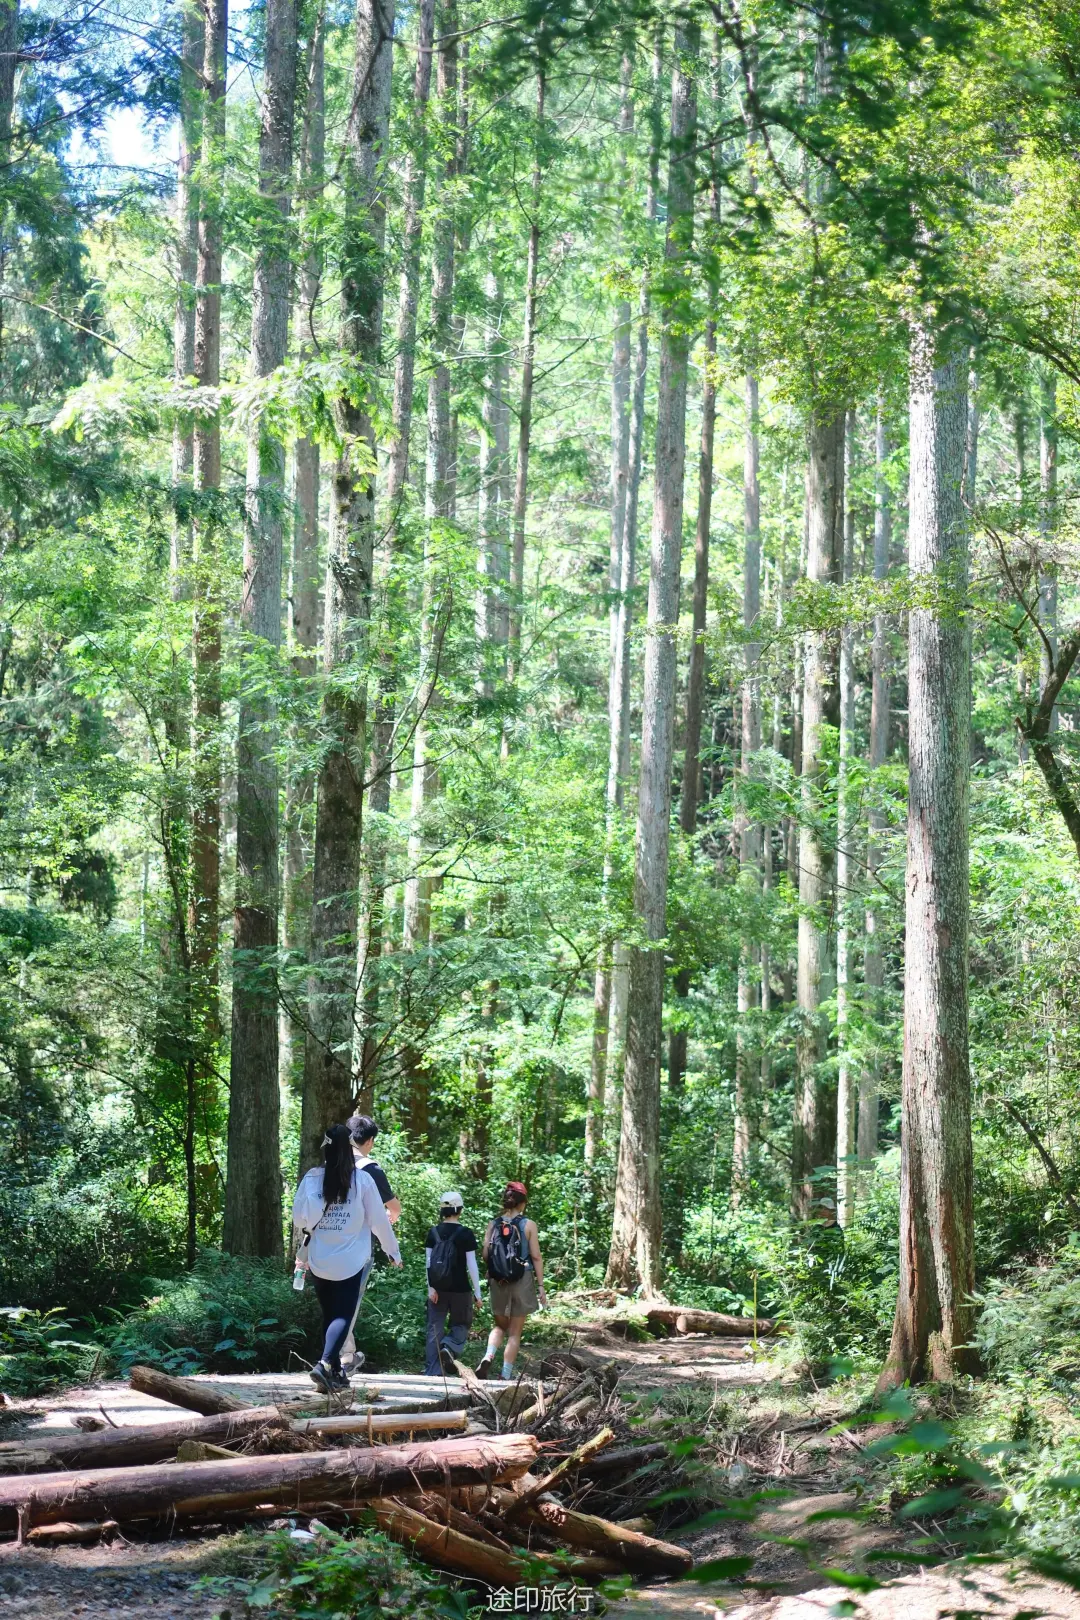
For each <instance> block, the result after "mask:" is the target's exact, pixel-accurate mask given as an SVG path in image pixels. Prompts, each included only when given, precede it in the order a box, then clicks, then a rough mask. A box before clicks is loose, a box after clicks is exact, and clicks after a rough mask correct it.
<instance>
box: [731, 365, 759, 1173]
mask: <svg viewBox="0 0 1080 1620" xmlns="http://www.w3.org/2000/svg"><path fill="white" fill-rule="evenodd" d="M743 532H744V537H745V538H744V545H743V631H744V633H745V634H746V635H747V636H750V635H752V634H753V632H754V631H755V630H756V629H757V628H758V620H759V618H760V616H761V483H760V444H759V437H758V382H757V378H756V377H755V376H753V375H752V374H751V375H748V376H747V378H746V421H745V429H744V453H743ZM760 656H761V644H760V642H757V641H749V640H748V641H747V643H746V645H745V647H744V649H743V668H744V671H745V674H744V679H743V684H742V702H741V708H742V735H741V743H742V748H741V759H740V767H739V775H740V777H741V779H742V785H743V788H744V791H745V784H746V783H747V782H748V781H749V779H750V776H751V773H752V771H753V768H754V756H755V754H757V753H758V752H759V751H760V749H761V689H760V684H759V681H758V677H757V662H758V659H759V657H760ZM737 825H738V833H739V867H740V871H741V874H742V879H743V881H744V882H745V883H750V884H752V885H753V886H754V887H755V888H756V887H757V886H758V885H759V884H760V882H761V852H762V837H761V828H760V827H757V826H755V825H754V823H753V822H752V821H751V819H750V817H749V815H748V813H747V811H746V809H745V806H744V807H742V808H740V810H739V812H738V819H737ZM760 965H761V950H760V947H759V946H755V945H753V944H750V943H748V942H745V941H744V943H743V946H742V949H741V950H740V952H739V975H738V983H737V986H736V998H737V999H736V1006H737V1012H738V1019H739V1027H738V1030H737V1032H736V1050H735V1117H734V1129H733V1136H732V1153H731V1197H732V1202H733V1203H734V1204H737V1203H738V1202H739V1199H740V1197H741V1195H742V1193H743V1192H744V1191H745V1190H746V1187H747V1185H748V1183H749V1179H750V1174H751V1167H752V1160H753V1153H754V1145H755V1143H754V1138H755V1136H756V1134H757V1124H758V1120H757V1114H758V1108H759V1106H760V1103H759V1093H760V1089H761V1085H760V1082H761V1060H760V1056H759V1054H758V1052H756V1051H755V1050H754V1044H755V1043H754V1041H753V1038H752V1034H751V1031H750V1029H749V1028H748V1014H749V1013H750V1011H751V1010H752V1008H753V1006H754V1002H755V1000H756V999H758V998H757V997H756V996H755V986H754V975H755V970H758V969H760Z"/></svg>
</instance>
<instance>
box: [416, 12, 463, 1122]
mask: <svg viewBox="0 0 1080 1620" xmlns="http://www.w3.org/2000/svg"><path fill="white" fill-rule="evenodd" d="M439 24H440V35H439V41H438V79H437V93H438V100H439V121H440V123H441V124H442V126H443V131H444V136H445V139H446V144H447V147H448V154H447V158H446V164H445V168H444V171H443V182H442V194H441V196H440V199H439V205H438V211H437V215H436V220H435V228H434V240H433V247H432V283H431V326H432V350H433V364H432V367H431V371H430V374H429V378H428V396H427V458H426V471H425V497H424V505H425V518H426V523H425V528H424V577H423V587H422V590H423V603H422V609H421V620H420V662H421V668H422V670H423V674H422V677H421V681H420V691H419V695H418V698H417V708H418V713H417V720H416V728H415V731H414V733H413V763H412V795H411V806H410V809H411V826H410V831H409V857H408V858H409V875H408V878H407V879H406V883H405V917H404V944H405V949H406V950H407V951H410V952H413V953H417V952H421V951H425V950H426V949H427V948H428V945H429V943H430V938H431V897H432V894H433V892H434V879H433V878H432V877H431V876H430V875H429V874H428V873H426V872H425V871H424V857H425V831H424V813H425V810H426V808H427V806H428V805H429V804H430V803H431V801H432V799H433V798H434V797H435V795H436V793H437V792H438V782H439V778H438V768H437V766H436V764H435V763H434V761H433V760H432V759H431V757H430V756H431V747H430V742H431V731H430V722H431V710H432V707H433V705H434V702H435V696H436V671H435V667H434V654H435V645H436V636H435V626H436V619H437V616H438V611H439V605H438V604H439V593H440V585H439V578H440V571H439V557H438V548H439V546H440V544H441V538H442V537H441V535H440V532H439V523H440V520H441V519H447V518H450V517H452V516H453V509H454V485H455V476H454V475H455V468H454V437H453V423H452V421H451V416H450V383H451V371H450V368H451V362H452V359H453V356H454V353H455V350H456V347H457V345H456V343H455V332H454V256H455V254H454V250H455V245H456V220H455V200H456V198H455V179H456V176H457V170H458V161H459V159H458V151H457V130H458V38H457V6H456V0H443V3H442V7H441V10H440V16H439ZM406 1068H407V1069H408V1075H409V1102H408V1114H409V1122H410V1134H411V1136H412V1138H413V1141H414V1142H415V1143H419V1142H420V1141H421V1140H422V1138H423V1137H424V1136H425V1135H426V1134H427V1117H428V1109H427V1074H426V1072H425V1070H424V1069H423V1067H422V1065H421V1063H420V1061H419V1057H418V1055H417V1054H416V1053H413V1052H410V1053H409V1054H408V1056H407V1058H406Z"/></svg>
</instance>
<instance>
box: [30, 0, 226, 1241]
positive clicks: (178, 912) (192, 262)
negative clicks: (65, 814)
mask: <svg viewBox="0 0 1080 1620" xmlns="http://www.w3.org/2000/svg"><path fill="white" fill-rule="evenodd" d="M17 18H18V8H17V6H13V7H12V8H11V10H10V11H7V10H5V12H4V13H3V21H2V23H0V53H6V52H7V51H9V50H10V52H11V57H10V75H8V56H7V55H6V54H0V64H2V65H0V128H2V129H3V130H4V132H5V136H9V135H10V128H11V106H10V97H8V99H7V100H5V99H4V97H5V85H8V86H9V87H10V88H11V89H13V88H14V73H15V55H14V52H15V47H16V45H17V37H16V34H17V29H16V34H12V35H11V36H10V37H5V33H4V29H5V27H6V28H7V29H10V28H11V27H12V19H15V21H16V23H17ZM180 30H181V33H180V87H179V88H180V118H179V136H180V141H179V151H178V153H177V159H176V306H175V309H174V311H173V376H174V377H175V378H176V380H177V382H183V381H184V380H185V379H186V378H188V377H190V376H191V375H192V374H193V372H194V370H195V298H194V294H195V278H196V274H197V271H198V246H199V211H198V201H197V196H196V192H195V188H194V184H193V181H194V176H195V166H196V162H197V160H198V156H199V146H200V142H201V117H200V107H201V98H200V95H199V81H200V78H201V73H202V58H203V23H202V17H201V15H200V12H199V8H198V5H197V4H195V0H188V3H187V4H185V5H184V7H183V10H182V12H181V17H180ZM194 456H195V440H194V433H193V428H192V422H191V419H190V418H186V419H178V420H177V422H176V424H175V426H174V428H173V455H172V480H173V501H174V503H175V504H174V508H173V520H172V537H171V545H170V552H169V595H170V596H171V598H172V600H173V601H174V602H175V603H177V604H179V603H182V602H184V601H186V600H187V598H188V597H189V596H190V593H191V539H192V529H191V495H192V468H193V463H194ZM190 657H191V652H190V648H189V649H188V650H187V657H186V660H184V661H183V662H182V661H181V658H180V657H177V656H176V655H175V654H174V655H173V668H172V687H173V689H172V692H171V694H170V700H169V704H168V709H167V711H166V721H165V731H166V738H167V741H168V745H169V770H170V772H171V779H170V780H169V781H167V782H166V783H165V791H164V800H163V804H162V814H161V839H162V856H163V860H164V864H165V871H166V874H167V880H168V887H169V894H170V898H171V905H172V928H171V930H170V932H171V938H170V941H169V949H170V951H171V953H172V956H173V965H174V968H175V971H176V982H177V985H178V992H177V1001H178V1003H179V1006H178V1024H179V1028H178V1030H177V1031H176V1034H177V1035H178V1036H179V1038H180V1041H181V1042H182V1045H183V1048H184V1050H183V1053H182V1056H181V1058H180V1060H179V1067H180V1069H181V1072H182V1074H183V1081H184V1090H185V1097H184V1171H185V1175H184V1180H185V1201H186V1206H187V1208H186V1216H187V1220H186V1255H185V1259H186V1263H187V1265H188V1267H189V1269H190V1267H192V1266H194V1264H195V1260H196V1256H197V1247H198V1186H197V1172H196V1151H195V1149H196V1141H197V1132H198V1126H199V1123H200V1121H199V1102H200V1097H199V1081H200V1063H199V1045H200V1041H199V1033H198V1029H197V1021H198V1018H197V1008H196V1000H195V994H194V991H195V986H194V983H193V976H192V962H191V935H190V928H189V916H188V912H189V907H190V904H191V892H190V891H191V872H190V864H189V857H190V853H191V852H190V847H189V838H188V826H187V821H188V806H187V795H186V793H185V791H184V782H183V774H182V773H183V771H184V769H185V766H186V764H187V763H188V755H189V751H190V747H191V697H192V692H191V679H190V675H191V669H190ZM144 887H145V884H144ZM144 909H145V908H144Z"/></svg>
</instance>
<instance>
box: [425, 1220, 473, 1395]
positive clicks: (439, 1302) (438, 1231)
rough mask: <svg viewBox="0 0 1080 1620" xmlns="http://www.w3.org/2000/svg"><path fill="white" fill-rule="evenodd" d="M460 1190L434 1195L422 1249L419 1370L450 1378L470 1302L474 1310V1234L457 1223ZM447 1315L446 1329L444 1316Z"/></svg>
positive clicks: (465, 1333)
mask: <svg viewBox="0 0 1080 1620" xmlns="http://www.w3.org/2000/svg"><path fill="white" fill-rule="evenodd" d="M463 1208H464V1205H463V1203H462V1198H461V1194H460V1193H458V1192H445V1193H443V1195H442V1197H441V1198H440V1199H439V1224H438V1226H432V1227H430V1228H429V1230H428V1235H427V1242H426V1249H427V1280H428V1296H427V1297H428V1304H427V1359H426V1360H425V1362H424V1371H425V1373H427V1374H428V1375H429V1376H431V1377H437V1376H438V1374H439V1372H440V1371H441V1372H446V1373H449V1374H450V1375H451V1377H453V1376H454V1374H455V1373H456V1371H457V1369H456V1368H455V1366H454V1358H455V1357H458V1358H460V1356H461V1354H462V1351H463V1350H464V1349H465V1344H466V1341H467V1340H468V1337H469V1328H470V1327H471V1326H472V1318H473V1301H474V1300H475V1302H476V1305H477V1306H478V1307H480V1308H482V1307H483V1303H484V1301H483V1299H482V1298H481V1294H480V1268H479V1266H478V1265H477V1262H476V1233H475V1232H474V1231H473V1230H472V1229H471V1227H468V1226H462V1224H461V1212H462V1209H463ZM448 1318H449V1327H448V1326H447V1319H448Z"/></svg>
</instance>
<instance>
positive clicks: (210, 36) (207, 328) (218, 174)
mask: <svg viewBox="0 0 1080 1620" xmlns="http://www.w3.org/2000/svg"><path fill="white" fill-rule="evenodd" d="M202 9H203V60H202V83H203V106H202V145H201V151H200V160H199V204H198V206H199V222H198V248H197V253H196V271H195V357H194V358H195V364H194V374H195V379H196V381H197V382H198V384H199V386H200V388H205V389H211V390H213V389H216V388H217V387H218V385H219V383H220V381H221V261H222V247H223V236H222V196H221V185H222V178H223V165H224V161H225V154H224V141H225V72H226V52H227V49H228V32H229V25H228V0H203V7H202ZM192 477H193V484H194V492H195V514H194V525H193V531H194V533H193V550H194V558H193V561H194V570H195V580H194V616H193V629H192V645H193V655H194V664H195V670H194V675H195V724H194V736H193V748H194V760H193V773H192V836H191V864H192V874H191V876H192V894H191V928H190V933H191V940H192V965H193V972H194V976H195V981H196V999H197V1003H198V1009H199V1013H198V1016H199V1020H200V1023H201V1026H202V1028H201V1032H200V1033H201V1045H202V1047H203V1052H204V1056H203V1059H202V1062H201V1067H202V1068H203V1069H204V1070H205V1071H207V1072H208V1071H209V1070H210V1069H211V1068H212V1066H213V1058H212V1053H213V1049H214V1048H215V1047H216V1045H217V1043H218V1040H219V1038H220V1033H221V1029H220V1018H221V1012H220V1007H219V1005H218V930H219V916H220V902H221V870H220V860H221V756H220V746H221V738H220V732H221V603H220V596H219V590H218V579H217V570H218V536H217V522H218V520H217V516H216V514H215V511H214V504H215V495H216V492H217V490H218V489H219V487H220V485H221V422H220V418H219V416H218V412H217V409H216V407H215V409H214V410H213V412H212V414H210V415H207V416H201V417H197V418H196V421H195V430H194V454H193V458H192Z"/></svg>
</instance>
